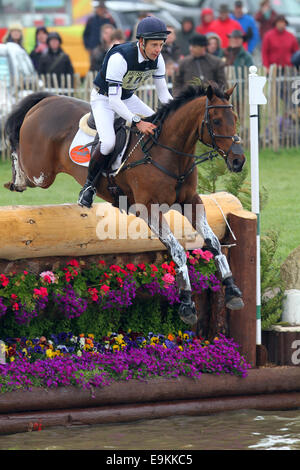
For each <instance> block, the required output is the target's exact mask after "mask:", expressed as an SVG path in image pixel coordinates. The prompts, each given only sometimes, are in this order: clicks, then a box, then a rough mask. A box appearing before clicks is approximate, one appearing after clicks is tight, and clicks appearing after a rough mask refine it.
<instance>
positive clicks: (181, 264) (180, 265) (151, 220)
mask: <svg viewBox="0 0 300 470" xmlns="http://www.w3.org/2000/svg"><path fill="white" fill-rule="evenodd" d="M144 207H145V206H144ZM135 209H136V207H135ZM138 212H139V216H140V217H141V218H143V219H144V220H145V221H146V222H147V224H148V226H149V228H150V229H151V231H152V232H153V233H154V235H156V236H157V237H158V238H159V240H160V241H161V242H162V243H163V244H164V245H165V247H166V248H167V250H168V252H169V254H170V255H171V257H172V260H173V261H174V263H175V264H176V266H177V268H176V281H177V284H178V287H179V297H180V307H179V316H180V318H181V319H182V321H184V322H185V323H187V324H189V325H194V324H195V323H196V322H197V315H196V309H195V304H194V302H193V301H192V290H191V283H190V279H189V274H188V267H187V261H186V254H185V250H184V248H183V247H182V246H181V244H180V243H179V242H178V240H177V239H176V238H175V236H174V234H173V233H172V231H171V229H170V227H169V225H168V223H167V221H166V219H165V218H164V216H163V214H162V213H161V212H160V211H158V212H157V213H156V211H155V210H154V211H152V212H151V213H150V212H146V214H145V213H144V212H143V210H142V211H137V212H135V214H137V213H138Z"/></svg>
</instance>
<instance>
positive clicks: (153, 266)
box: [150, 264, 158, 272]
mask: <svg viewBox="0 0 300 470" xmlns="http://www.w3.org/2000/svg"><path fill="white" fill-rule="evenodd" d="M150 268H151V269H152V271H153V272H156V271H158V267H157V266H155V264H150Z"/></svg>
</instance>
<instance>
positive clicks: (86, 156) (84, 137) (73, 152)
mask: <svg viewBox="0 0 300 470" xmlns="http://www.w3.org/2000/svg"><path fill="white" fill-rule="evenodd" d="M129 138H130V131H128V130H127V132H126V139H125V142H124V145H123V147H122V148H121V149H119V152H120V153H119V154H118V156H117V158H116V159H115V161H114V162H113V164H112V166H111V170H112V171H113V172H115V171H117V170H118V168H119V167H120V165H121V163H122V158H123V156H124V153H125V150H126V148H127V145H128V142H129ZM92 141H93V137H91V136H90V135H88V134H87V133H86V132H84V131H83V130H82V129H78V131H77V133H76V134H75V137H74V139H73V141H72V143H71V145H70V148H69V156H70V158H71V160H72V162H74V163H76V164H77V165H80V166H85V167H88V166H89V163H90V159H91V144H92ZM103 174H104V175H106V173H103Z"/></svg>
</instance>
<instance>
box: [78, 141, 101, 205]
mask: <svg viewBox="0 0 300 470" xmlns="http://www.w3.org/2000/svg"><path fill="white" fill-rule="evenodd" d="M105 159H106V155H102V154H101V152H100V143H99V144H98V145H97V147H96V148H95V150H94V152H93V154H92V156H91V160H90V163H89V167H88V176H87V180H86V182H85V184H84V186H83V187H82V189H81V191H80V193H79V197H78V204H79V205H80V206H84V207H88V208H90V207H92V204H93V200H94V197H95V194H96V192H97V190H96V185H97V179H98V175H99V173H100V172H101V171H102V170H103V169H104V167H105Z"/></svg>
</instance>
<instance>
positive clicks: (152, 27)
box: [136, 16, 171, 41]
mask: <svg viewBox="0 0 300 470" xmlns="http://www.w3.org/2000/svg"><path fill="white" fill-rule="evenodd" d="M170 32H171V31H167V27H166V25H165V23H164V22H163V21H161V20H160V19H159V18H156V17H155V16H147V17H146V18H143V19H142V20H141V21H140V22H139V24H138V27H137V31H136V37H137V39H139V38H143V39H162V40H164V41H165V40H166V39H167V37H168V34H170Z"/></svg>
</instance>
